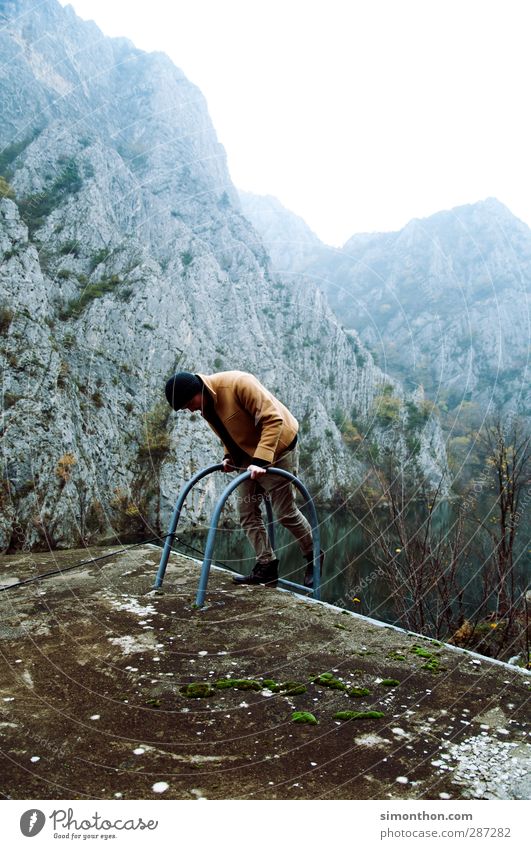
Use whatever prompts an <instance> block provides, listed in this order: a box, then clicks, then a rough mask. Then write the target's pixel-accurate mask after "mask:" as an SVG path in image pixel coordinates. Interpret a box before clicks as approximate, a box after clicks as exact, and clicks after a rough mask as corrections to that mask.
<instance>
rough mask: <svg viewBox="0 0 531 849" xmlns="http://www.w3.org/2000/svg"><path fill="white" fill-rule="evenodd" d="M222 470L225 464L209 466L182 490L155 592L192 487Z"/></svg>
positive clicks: (161, 578)
mask: <svg viewBox="0 0 531 849" xmlns="http://www.w3.org/2000/svg"><path fill="white" fill-rule="evenodd" d="M222 468H223V463H216V465H214V466H207V467H206V468H205V469H201V471H199V472H197V474H196V475H194V476H193V478H191V479H190V480H189V481H188V483H186V484H185V485H184V486H183V488H182V489H181V491H180V493H179V497H178V499H177V503H176V505H175V509H174V511H173V514H172V517H171V522H170V528H169V531H168V534H167V536H166V540H165V542H164V548H163V550H162V556H161V558H160V563H159V568H158V571H157V577H156V578H155V583H154V585H153V589H154V590H158V589H160V587H161V586H162V582H163V580H164V575H165V573H166V566H167V565H168V559H169V556H170V551H171V546H172V542H173V539H174V537H175V532H176V530H177V525H178V523H179V518H180V516H181V510H182V509H183V504H184V502H185V500H186V496H187V495H188V493H189V492H190V490H191V489H192V487H194V486H195V485H196V483H197V482H198V481H200V480H201V478H204V477H206V476H207V475H209V474H211V472H217V471H219V470H221V469H222Z"/></svg>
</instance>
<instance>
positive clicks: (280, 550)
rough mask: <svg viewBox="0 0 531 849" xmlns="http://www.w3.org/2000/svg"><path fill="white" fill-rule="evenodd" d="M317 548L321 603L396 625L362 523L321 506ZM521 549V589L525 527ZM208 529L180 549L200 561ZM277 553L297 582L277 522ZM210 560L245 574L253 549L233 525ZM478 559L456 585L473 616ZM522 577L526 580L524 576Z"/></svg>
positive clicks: (525, 571) (447, 516)
mask: <svg viewBox="0 0 531 849" xmlns="http://www.w3.org/2000/svg"><path fill="white" fill-rule="evenodd" d="M452 513H453V507H452V506H451V505H449V504H448V505H443V506H442V509H441V511H440V517H439V519H438V522H439V523H441V522H442V523H443V525H444V524H451V522H452ZM317 515H318V520H319V523H320V524H319V529H320V534H321V547H322V548H323V550H324V551H325V552H326V558H325V564H324V570H323V577H322V586H321V598H322V600H323V601H327V602H330V603H331V604H335V605H338V606H339V607H343V608H345V609H346V610H353V611H355V612H357V613H362V614H363V615H364V616H371V617H373V618H374V619H378V620H380V621H382V622H389V623H392V624H400V623H399V622H398V621H397V618H396V614H395V610H394V605H393V596H392V595H391V594H390V589H389V584H388V582H387V581H386V580H385V577H384V576H383V575H382V574H380V573H379V569H378V567H377V566H375V565H374V564H373V563H372V562H371V560H370V558H369V556H368V551H367V546H366V539H365V538H364V535H363V532H362V530H361V527H360V526H359V524H358V523H357V521H356V519H355V517H354V516H352V515H351V514H350V513H349V512H348V511H346V510H345V509H344V508H341V509H338V510H336V511H334V512H331V511H330V510H326V509H324V508H320V507H319V508H318V509H317ZM521 530H522V534H521V537H522V540H521V543H520V551H521V554H522V556H521V557H520V558H519V559H518V563H517V568H516V570H515V572H516V581H517V584H518V585H519V586H520V587H521V590H522V591H524V590H525V586H526V581H527V579H528V577H529V555H528V551H527V549H529V548H530V546H529V545H528V544H527V542H526V539H524V538H527V537H528V530H529V529H528V527H526V528H525V529H524V528H522V529H521ZM207 532H208V528H207V527H198V528H197V529H196V531H195V532H194V533H193V534H190V533H186V534H179V536H180V537H181V538H182V539H183V541H185V542H187V543H188V544H190V545H192V546H194V547H195V548H196V549H198V551H196V552H190V551H187V549H186V548H185V547H181V546H179V545H178V544H177V545H176V548H180V550H182V551H183V553H189V554H192V555H193V556H194V557H196V558H198V559H201V557H202V554H201V552H202V551H204V548H205V542H206V534H207ZM275 539H276V545H275V549H276V553H277V557H278V558H279V560H280V577H282V578H285V579H287V580H289V581H294V582H296V583H300V584H302V582H303V577H304V570H305V564H304V563H303V560H302V557H301V554H300V551H299V547H298V545H297V543H296V542H294V540H293V537H292V536H291V535H290V534H289V532H288V531H286V530H285V529H284V528H282V526H281V525H279V524H278V523H276V524H275ZM214 560H215V562H218V563H219V564H220V565H224V566H226V567H227V568H229V569H232V570H233V571H234V572H238V573H239V574H245V575H246V574H248V573H249V572H250V571H251V570H252V568H253V566H254V563H255V558H254V553H253V550H252V548H251V546H250V544H249V542H248V541H247V538H246V536H245V534H244V533H243V531H242V530H241V529H240V528H239V527H238V526H237V527H235V528H230V529H228V528H223V527H221V528H219V530H218V533H217V536H216V545H215V549H214ZM478 563H481V560H480V559H478V558H476V561H475V562H474V561H473V560H472V559H471V560H469V561H468V562H467V563H466V564H465V566H464V567H463V571H462V578H461V583H462V585H464V586H465V594H464V604H465V615H466V616H470V617H474V616H475V615H476V612H477V610H478V605H479V604H480V602H481V599H482V589H483V580H482V575H481V567H479V568H478V565H477V564H478ZM526 575H527V578H526Z"/></svg>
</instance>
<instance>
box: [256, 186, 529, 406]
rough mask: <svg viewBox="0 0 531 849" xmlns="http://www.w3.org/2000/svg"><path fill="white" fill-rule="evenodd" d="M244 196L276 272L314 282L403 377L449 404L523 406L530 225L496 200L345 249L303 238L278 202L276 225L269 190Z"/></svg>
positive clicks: (364, 238) (359, 239)
mask: <svg viewBox="0 0 531 849" xmlns="http://www.w3.org/2000/svg"><path fill="white" fill-rule="evenodd" d="M242 202H243V206H244V209H245V212H246V215H248V217H249V218H250V220H251V221H252V222H253V224H254V225H255V227H257V229H258V230H259V232H260V233H261V234H262V236H263V238H264V239H265V241H266V244H267V245H268V247H269V248H270V250H271V252H272V256H275V257H276V259H277V260H278V262H279V268H280V269H283V270H284V271H290V272H291V273H295V272H297V273H303V274H304V275H305V276H306V277H307V279H310V280H312V281H316V282H317V283H318V284H319V286H321V287H322V289H323V291H324V292H325V293H326V295H327V298H328V300H329V303H330V305H331V306H332V308H333V309H334V311H335V313H336V314H337V315H338V317H339V318H340V320H341V322H342V323H343V325H344V326H345V327H346V328H352V329H355V330H357V331H358V332H359V334H360V336H361V338H362V340H363V341H364V342H365V343H366V344H367V345H368V346H369V348H370V349H371V351H373V352H374V354H375V355H377V357H378V360H379V362H380V363H381V364H382V365H383V366H384V367H385V368H386V369H388V370H389V371H390V372H391V373H392V374H394V375H395V376H396V377H398V378H399V379H401V380H403V381H404V382H405V383H406V385H409V386H410V387H413V386H415V385H419V384H421V385H423V387H424V388H425V389H426V391H427V392H428V394H429V395H430V397H431V398H432V399H433V400H435V401H437V402H438V403H440V404H441V405H444V406H447V407H448V408H449V409H455V408H458V407H459V405H460V404H461V403H462V402H463V401H467V402H470V401H473V402H475V403H476V404H477V405H478V406H479V407H481V408H482V409H483V410H485V409H486V408H488V407H489V406H490V408H491V409H493V408H500V409H502V410H503V409H505V410H509V409H510V410H513V411H519V412H520V413H522V414H524V415H528V414H529V410H530V405H531V391H530V385H531V384H530V381H529V340H530V338H531V312H530V308H529V290H530V282H531V230H530V229H529V227H527V225H526V224H524V223H523V222H521V221H519V220H518V219H517V218H515V217H514V216H513V215H512V214H511V212H510V211H509V210H508V209H507V208H506V207H505V206H504V205H503V204H501V203H500V202H499V201H497V200H495V199H494V198H490V199H488V200H485V201H482V202H480V203H476V204H470V205H468V206H463V207H458V208H455V209H452V210H450V211H447V212H440V213H438V214H436V215H433V216H431V217H430V218H427V219H422V220H417V219H415V220H413V221H411V222H410V223H409V224H408V225H407V226H406V227H404V229H403V230H401V231H399V232H396V233H373V234H361V235H356V236H353V237H352V239H350V240H349V241H348V242H347V243H346V245H345V246H344V247H343V249H341V250H335V249H332V248H328V247H327V246H325V245H323V244H322V243H321V244H320V243H319V242H318V240H317V237H315V236H313V234H311V235H312V238H310V233H309V231H308V230H306V231H303V230H302V228H301V224H300V220H299V219H297V217H296V216H294V215H292V214H291V213H289V212H288V211H287V210H285V209H283V208H282V207H281V206H280V204H278V202H277V203H276V205H275V207H274V211H275V214H276V222H274V221H273V219H274V216H273V207H272V204H271V201H270V199H269V198H258V197H253V196H245V195H244V196H242ZM293 240H296V245H295V246H293Z"/></svg>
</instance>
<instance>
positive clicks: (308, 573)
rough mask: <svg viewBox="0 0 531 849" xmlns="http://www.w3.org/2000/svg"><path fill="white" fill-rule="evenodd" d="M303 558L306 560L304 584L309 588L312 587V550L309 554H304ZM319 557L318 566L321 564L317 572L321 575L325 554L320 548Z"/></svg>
mask: <svg viewBox="0 0 531 849" xmlns="http://www.w3.org/2000/svg"><path fill="white" fill-rule="evenodd" d="M304 559H305V561H306V572H305V573H304V586H305V587H310V589H311V588H312V587H313V551H312V553H311V554H305V556H304ZM319 559H320V566H321V569H320V573H319V574H320V575H321V577H322V575H323V563H324V559H325V554H324V551H323V550H322V549H321V552H320V555H319Z"/></svg>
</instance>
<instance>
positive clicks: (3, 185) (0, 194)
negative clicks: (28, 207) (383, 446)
mask: <svg viewBox="0 0 531 849" xmlns="http://www.w3.org/2000/svg"><path fill="white" fill-rule="evenodd" d="M14 197H15V192H14V191H13V189H12V188H11V186H10V185H9V183H8V182H7V180H5V179H4V178H3V177H0V198H10V199H11V200H13V199H14Z"/></svg>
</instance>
